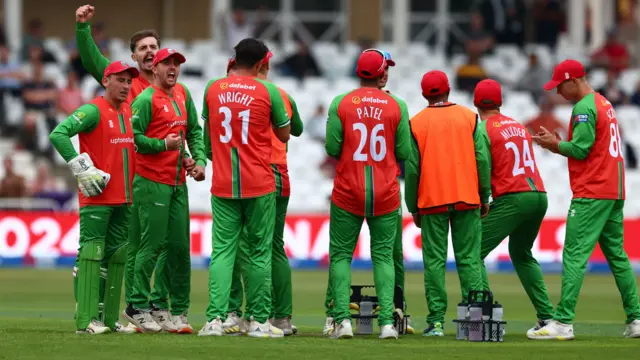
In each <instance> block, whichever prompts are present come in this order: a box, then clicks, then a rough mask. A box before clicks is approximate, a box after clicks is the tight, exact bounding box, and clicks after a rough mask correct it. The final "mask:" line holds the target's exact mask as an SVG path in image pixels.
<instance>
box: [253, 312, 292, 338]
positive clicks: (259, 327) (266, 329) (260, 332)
mask: <svg viewBox="0 0 640 360" xmlns="http://www.w3.org/2000/svg"><path fill="white" fill-rule="evenodd" d="M248 330H249V331H247V335H249V336H251V337H254V338H281V337H284V332H283V331H282V330H281V329H278V328H277V327H275V326H273V325H271V323H270V322H269V321H265V322H264V324H263V323H259V322H257V321H255V320H253V316H252V317H251V322H250V323H249V329H248Z"/></svg>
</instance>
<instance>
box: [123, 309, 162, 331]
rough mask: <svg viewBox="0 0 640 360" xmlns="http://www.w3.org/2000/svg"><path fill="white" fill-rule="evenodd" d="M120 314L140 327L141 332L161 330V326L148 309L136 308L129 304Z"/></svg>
mask: <svg viewBox="0 0 640 360" xmlns="http://www.w3.org/2000/svg"><path fill="white" fill-rule="evenodd" d="M122 316H124V318H125V319H127V320H129V322H131V323H132V324H133V325H135V326H136V327H137V328H139V329H141V330H142V332H145V333H146V332H149V333H156V332H160V331H162V327H161V326H160V325H158V323H156V321H155V320H153V317H152V316H151V314H150V313H149V312H148V311H142V310H138V309H135V308H133V307H132V306H131V305H129V306H127V308H126V309H125V311H124V312H123V313H122Z"/></svg>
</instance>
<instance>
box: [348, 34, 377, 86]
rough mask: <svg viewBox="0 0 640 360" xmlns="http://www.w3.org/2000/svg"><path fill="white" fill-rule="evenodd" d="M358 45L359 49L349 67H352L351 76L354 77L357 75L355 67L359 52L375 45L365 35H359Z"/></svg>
mask: <svg viewBox="0 0 640 360" xmlns="http://www.w3.org/2000/svg"><path fill="white" fill-rule="evenodd" d="M358 46H359V47H360V51H358V53H357V54H356V57H355V58H354V59H353V65H352V66H351V68H352V69H353V70H352V71H351V76H353V77H354V78H357V77H358V74H356V68H357V67H358V59H359V58H360V54H361V53H362V52H363V51H365V50H367V49H371V48H373V47H374V46H375V42H374V41H373V40H371V39H369V38H367V37H361V38H359V39H358Z"/></svg>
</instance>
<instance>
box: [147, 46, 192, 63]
mask: <svg viewBox="0 0 640 360" xmlns="http://www.w3.org/2000/svg"><path fill="white" fill-rule="evenodd" d="M171 56H175V57H176V58H177V59H178V61H180V64H182V63H184V62H185V61H187V59H186V58H185V57H184V55H182V54H180V53H179V52H177V51H175V50H173V49H169V48H164V49H160V50H158V52H157V53H156V56H154V57H153V66H156V65H157V64H158V63H159V62H161V61H164V60H165V59H166V58H168V57H171Z"/></svg>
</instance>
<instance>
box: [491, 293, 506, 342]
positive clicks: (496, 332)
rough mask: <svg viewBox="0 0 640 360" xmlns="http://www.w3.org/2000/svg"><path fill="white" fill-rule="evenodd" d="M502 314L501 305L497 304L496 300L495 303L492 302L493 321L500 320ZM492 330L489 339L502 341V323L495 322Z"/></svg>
mask: <svg viewBox="0 0 640 360" xmlns="http://www.w3.org/2000/svg"><path fill="white" fill-rule="evenodd" d="M503 316H504V309H503V308H502V305H500V304H498V302H497V301H496V303H495V304H493V314H492V317H493V321H502V318H503ZM492 330H493V331H492V334H491V341H499V342H502V340H503V339H502V337H503V336H504V324H495V325H494V326H493V328H492Z"/></svg>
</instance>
